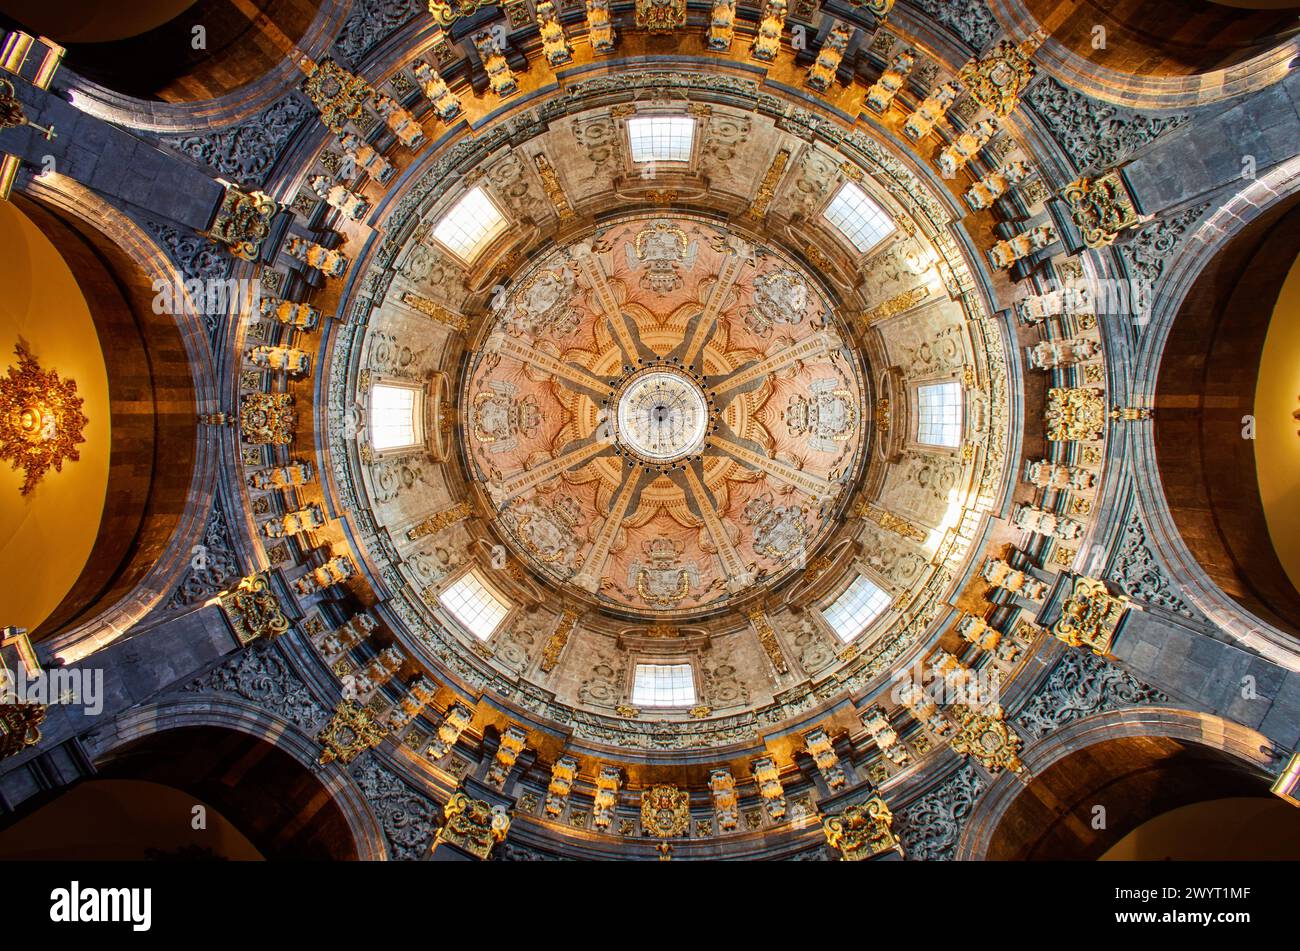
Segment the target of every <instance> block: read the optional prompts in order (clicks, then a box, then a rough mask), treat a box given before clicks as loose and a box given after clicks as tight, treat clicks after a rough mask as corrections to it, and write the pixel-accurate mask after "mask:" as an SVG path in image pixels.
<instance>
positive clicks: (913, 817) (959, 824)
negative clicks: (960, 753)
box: [897, 763, 985, 861]
mask: <svg viewBox="0 0 1300 951" xmlns="http://www.w3.org/2000/svg"><path fill="white" fill-rule="evenodd" d="M984 789H985V779H984V777H983V776H982V775H981V774H980V772H979V770H977V769H976V768H975V767H974V766H972V765H971V764H970V763H963V764H962V765H961V766H960V767H959V768H958V769H957V771H956V772H954V773H953V774H952V776H951V777H950V778H948V779H947V780H945V781H944V782H943V783H942V784H941V785H939V786H937V787H936V788H935V789H934V790H933V791H932V792H929V793H927V794H926V795H924V796H922V797H921V798H920V799H917V800H916V801H914V802H911V803H909V804H908V805H907V806H905V807H903V808H901V809H900V810H899V812H898V823H897V825H898V838H899V841H900V842H901V843H902V847H903V854H904V855H905V856H906V857H907V858H908V859H912V860H917V861H947V860H951V859H952V858H953V856H954V854H955V853H956V851H957V841H958V840H959V839H960V838H961V833H962V828H963V827H964V825H965V823H966V820H967V819H969V818H970V814H971V812H972V810H974V808H975V803H976V801H977V800H978V799H979V797H980V794H981V793H982V792H983V791H984Z"/></svg>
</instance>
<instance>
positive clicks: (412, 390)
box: [370, 383, 423, 452]
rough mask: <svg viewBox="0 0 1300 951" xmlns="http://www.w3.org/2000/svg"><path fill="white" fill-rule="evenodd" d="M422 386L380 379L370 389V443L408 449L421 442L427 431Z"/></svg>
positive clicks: (376, 449) (377, 449) (386, 447)
mask: <svg viewBox="0 0 1300 951" xmlns="http://www.w3.org/2000/svg"><path fill="white" fill-rule="evenodd" d="M421 392H422V391H421V390H419V389H417V388H416V387H414V386H399V385H395V384H391V383H376V384H375V385H374V386H373V387H371V390H370V447H371V448H372V449H374V450H375V451H376V452H379V451H382V450H384V449H407V448H411V447H413V446H418V445H420V443H421V440H422V436H423V434H422V433H421V430H422V429H423V427H422V426H421V425H420V414H421V410H422V408H423V407H422V405H421V404H422V403H423V400H421V398H420V397H421Z"/></svg>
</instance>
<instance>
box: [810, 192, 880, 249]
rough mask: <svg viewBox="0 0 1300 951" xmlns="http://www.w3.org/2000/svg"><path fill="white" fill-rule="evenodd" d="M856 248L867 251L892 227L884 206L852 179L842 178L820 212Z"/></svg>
mask: <svg viewBox="0 0 1300 951" xmlns="http://www.w3.org/2000/svg"><path fill="white" fill-rule="evenodd" d="M822 217H824V218H825V219H826V220H827V221H829V222H830V223H831V224H833V225H834V226H835V227H836V229H837V230H838V231H839V232H840V234H842V235H844V237H845V238H846V239H848V242H849V244H851V245H853V246H854V247H855V248H857V249H858V251H860V252H862V253H864V254H865V253H866V252H867V251H870V250H871V249H872V248H873V247H875V246H876V245H877V244H879V243H880V242H881V240H883V239H884V238H887V237H889V235H890V234H891V233H892V232H893V230H894V223H893V221H891V220H890V218H889V215H887V214H885V210H884V209H883V208H881V207H880V206H879V205H877V204H876V203H875V202H874V201H873V200H872V199H871V197H870V196H869V195H868V194H867V193H866V192H864V191H863V190H862V189H861V188H859V187H858V186H857V185H855V184H854V183H853V182H845V183H844V185H843V186H842V187H841V188H840V190H839V191H838V192H836V193H835V197H834V198H832V199H831V203H830V204H829V205H827V206H826V210H825V211H824V212H823V213H822Z"/></svg>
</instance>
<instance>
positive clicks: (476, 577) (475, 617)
mask: <svg viewBox="0 0 1300 951" xmlns="http://www.w3.org/2000/svg"><path fill="white" fill-rule="evenodd" d="M438 600H439V601H440V602H442V606H443V607H444V608H446V609H447V610H448V611H449V612H451V616H452V617H454V618H455V619H456V620H457V621H458V622H459V623H460V625H461V627H463V628H465V630H467V631H469V632H470V633H471V634H473V635H474V636H475V637H477V638H478V639H479V640H481V641H486V640H487V639H488V638H489V637H491V636H492V633H493V632H494V631H495V630H496V629H497V628H498V627H500V626H501V622H502V621H504V620H505V617H506V615H507V614H509V613H510V602H509V601H507V600H506V599H505V598H503V597H502V596H501V595H499V594H497V593H496V592H495V591H493V590H492V588H490V587H489V586H488V584H487V582H486V581H485V580H484V578H483V575H482V574H481V573H480V572H479V571H478V569H476V568H473V569H470V570H469V571H467V572H465V573H464V574H463V575H461V576H460V577H459V578H457V579H456V580H455V581H453V582H452V583H451V584H449V585H448V586H447V587H446V589H445V590H443V592H442V593H441V594H440V595H438Z"/></svg>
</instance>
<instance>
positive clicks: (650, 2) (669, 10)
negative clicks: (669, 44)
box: [636, 0, 686, 33]
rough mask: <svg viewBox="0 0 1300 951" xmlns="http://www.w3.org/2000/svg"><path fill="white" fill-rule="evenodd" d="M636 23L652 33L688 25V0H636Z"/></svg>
mask: <svg viewBox="0 0 1300 951" xmlns="http://www.w3.org/2000/svg"><path fill="white" fill-rule="evenodd" d="M636 25H637V27H638V28H639V29H642V30H649V31H650V32H651V33H669V32H671V31H673V30H676V29H678V28H680V27H683V26H685V25H686V0H636Z"/></svg>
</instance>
